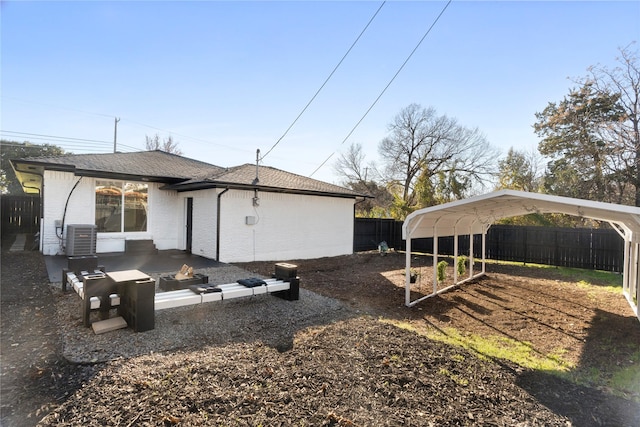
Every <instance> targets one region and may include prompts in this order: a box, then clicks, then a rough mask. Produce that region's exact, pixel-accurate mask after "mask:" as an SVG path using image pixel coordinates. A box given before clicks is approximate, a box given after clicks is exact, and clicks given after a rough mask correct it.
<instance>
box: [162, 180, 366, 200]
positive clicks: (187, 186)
mask: <svg viewBox="0 0 640 427" xmlns="http://www.w3.org/2000/svg"><path fill="white" fill-rule="evenodd" d="M211 188H228V189H230V190H250V191H254V190H258V191H263V192H265V193H286V194H301V195H309V196H325V197H339V198H345V199H356V198H359V197H360V198H362V197H370V196H366V195H362V194H348V193H339V192H329V191H318V190H304V189H294V188H285V187H270V186H266V185H254V184H239V183H237V182H224V181H216V182H206V181H200V182H193V183H184V184H183V183H177V184H173V185H166V186H163V187H162V188H161V189H162V190H176V191H177V192H179V193H182V192H185V191H196V190H206V189H211Z"/></svg>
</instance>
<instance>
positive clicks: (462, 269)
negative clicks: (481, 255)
mask: <svg viewBox="0 0 640 427" xmlns="http://www.w3.org/2000/svg"><path fill="white" fill-rule="evenodd" d="M456 270H457V271H458V276H463V275H464V273H466V272H467V257H466V256H464V255H462V256H459V257H458V265H456Z"/></svg>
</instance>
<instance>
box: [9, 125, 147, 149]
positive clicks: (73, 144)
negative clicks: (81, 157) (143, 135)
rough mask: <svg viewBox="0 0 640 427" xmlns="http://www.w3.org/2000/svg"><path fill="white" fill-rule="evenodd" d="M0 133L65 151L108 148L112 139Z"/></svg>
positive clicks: (130, 147)
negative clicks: (101, 139)
mask: <svg viewBox="0 0 640 427" xmlns="http://www.w3.org/2000/svg"><path fill="white" fill-rule="evenodd" d="M0 134H3V135H6V136H7V137H12V138H18V137H20V138H22V137H27V138H28V139H29V142H34V141H45V142H48V143H51V144H54V145H58V146H60V147H61V148H64V149H65V150H67V151H78V150H80V151H87V152H91V148H88V146H93V147H98V146H102V147H104V149H106V148H107V147H108V148H110V147H111V146H112V145H113V141H100V140H96V139H85V138H72V137H67V136H55V135H44V134H39V133H28V132H16V131H11V130H0ZM36 144H37V143H36ZM2 145H5V146H9V147H20V146H22V145H23V144H22V143H19V142H12V141H3V142H2ZM118 146H119V147H124V148H127V149H128V150H129V151H142V150H141V149H140V148H139V147H132V146H129V145H126V144H119V145H118Z"/></svg>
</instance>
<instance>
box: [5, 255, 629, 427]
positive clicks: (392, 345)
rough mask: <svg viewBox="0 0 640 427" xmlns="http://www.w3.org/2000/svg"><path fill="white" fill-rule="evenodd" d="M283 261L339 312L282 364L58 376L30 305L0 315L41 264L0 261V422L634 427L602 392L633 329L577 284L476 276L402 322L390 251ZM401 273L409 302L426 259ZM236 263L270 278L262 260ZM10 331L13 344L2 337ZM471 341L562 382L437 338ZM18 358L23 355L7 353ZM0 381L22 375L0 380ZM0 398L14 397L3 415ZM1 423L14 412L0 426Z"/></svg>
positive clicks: (279, 359)
mask: <svg viewBox="0 0 640 427" xmlns="http://www.w3.org/2000/svg"><path fill="white" fill-rule="evenodd" d="M291 262H292V263H296V264H297V265H298V270H299V276H300V277H301V285H302V286H303V287H304V288H306V289H308V290H311V291H313V292H316V293H319V294H322V295H325V296H328V297H332V298H337V299H339V300H341V301H343V302H344V303H345V304H346V305H348V306H349V307H350V308H351V312H352V313H354V314H353V315H352V316H350V318H348V319H347V320H340V321H331V319H328V320H327V324H326V325H322V326H318V327H314V328H310V329H305V330H303V331H302V332H300V333H298V335H297V336H296V337H295V340H294V345H293V347H292V348H291V349H288V350H286V351H278V350H277V349H275V348H271V347H269V346H267V345H264V344H261V343H255V342H251V343H243V342H238V343H233V344H230V345H225V346H216V345H206V343H205V345H203V343H198V345H197V346H194V349H188V348H186V349H183V350H181V351H178V352H171V353H163V354H148V355H144V356H141V357H136V358H133V359H129V360H116V361H113V362H109V363H99V364H94V365H71V364H69V363H65V362H64V361H63V360H60V359H59V358H57V357H55V353H56V345H59V342H57V341H56V340H55V325H50V324H47V322H46V319H47V316H48V314H47V309H46V304H43V303H42V302H37V303H36V302H35V301H34V302H33V304H32V307H31V308H29V307H26V308H25V307H23V308H22V309H20V312H17V311H15V312H11V311H9V312H7V311H6V310H5V307H6V305H5V304H6V303H7V299H6V298H5V296H7V297H10V298H16V299H17V298H18V296H16V295H15V292H16V291H8V289H9V288H8V287H7V286H6V283H7V281H9V280H21V286H24V287H27V288H28V289H29V290H30V291H31V292H32V293H33V292H34V291H35V290H36V289H38V290H41V289H42V285H44V283H42V282H40V281H42V280H43V279H44V277H46V276H45V275H44V274H43V273H42V269H43V268H44V265H43V263H42V260H41V257H40V256H39V255H37V254H31V253H29V254H27V256H25V255H24V254H23V255H22V256H13V255H9V254H6V253H5V252H3V259H2V286H3V288H2V291H3V293H2V366H3V384H2V388H3V391H2V392H3V396H2V397H3V407H2V408H3V425H34V424H35V422H36V420H39V419H41V418H42V417H45V416H46V417H45V418H44V419H43V420H42V421H41V422H40V425H52V426H53V425H56V426H60V425H68V426H72V425H73V426H75V425H96V426H97V425H125V426H133V425H166V426H170V425H177V426H190V425H250V426H258V425H283V426H286V425H336V426H337V425H339V426H356V425H357V426H378V425H407V426H410V425H415V426H436V425H437V426H440V425H487V426H488V425H491V426H496V425H497V426H512V425H520V426H538V425H539V426H543V425H544V426H567V425H575V426H637V425H640V396H639V395H638V394H637V393H635V392H634V391H633V390H620V389H618V390H612V389H611V388H610V386H609V385H608V383H607V380H608V379H610V378H611V377H613V376H614V375H615V374H616V372H619V371H620V370H622V369H624V368H625V367H629V366H632V365H634V364H638V363H640V361H639V360H638V359H637V357H638V351H639V349H640V322H638V320H637V319H636V318H635V316H634V315H633V313H632V311H631V309H630V308H629V306H628V304H627V302H626V300H625V299H624V297H622V295H621V294H620V293H613V292H611V291H610V290H607V289H604V288H602V289H600V288H598V287H586V286H582V285H580V284H578V283H577V280H578V279H579V278H577V277H576V278H575V279H573V278H572V279H567V278H566V277H563V276H560V275H559V274H558V273H557V271H556V270H555V269H534V268H527V267H522V266H504V265H489V266H488V275H487V277H486V278H483V279H480V280H477V281H475V282H474V283H469V284H467V285H464V286H463V287H461V288H459V289H457V290H454V291H451V292H449V293H445V294H442V295H441V296H439V297H436V298H433V299H430V300H427V301H423V302H421V303H420V304H418V305H417V306H416V307H413V308H411V309H409V308H407V307H405V306H404V287H403V274H404V271H403V268H404V255H403V254H395V253H389V254H387V255H385V256H381V255H380V254H378V253H361V254H355V255H351V256H344V257H335V258H323V259H317V260H301V261H295V260H293V261H291ZM413 264H414V266H416V267H417V268H418V269H419V270H420V272H421V273H422V274H421V276H420V278H419V280H418V284H416V292H415V293H414V295H413V296H412V297H413V298H415V297H418V296H419V295H420V294H421V293H424V292H427V289H428V287H430V284H428V283H427V282H428V281H429V280H430V278H431V269H430V264H431V259H430V258H426V257H424V258H423V257H417V258H416V259H415V260H414V262H413ZM238 266H240V267H243V268H246V269H248V270H250V271H253V272H256V273H260V274H264V275H270V274H271V273H272V271H273V263H271V262H268V263H247V264H238ZM25 271H30V273H29V274H28V275H25V274H24V272H25ZM25 276H26V277H25ZM18 278H19V279H18ZM421 287H422V288H421ZM5 289H7V291H5ZM5 292H10V293H9V294H6V293H5ZM11 292H13V293H11ZM37 292H40V291H37ZM16 310H17V309H16ZM29 310H31V311H32V312H31V313H29ZM34 313H35V314H36V315H37V316H36V317H35V318H34V319H35V321H34V322H32V323H31V324H28V325H27V322H26V321H25V319H28V318H30V317H29V316H30V315H33V314H34ZM18 321H19V322H24V324H22V325H21V327H22V328H23V330H24V331H26V333H25V332H24V331H23V332H20V331H18V332H16V331H17V330H19V329H20V328H16V327H15V325H13V326H10V325H12V324H13V323H12V322H18ZM11 331H14V332H13V335H12V332H11ZM38 333H40V334H42V337H43V338H42V340H41V341H42V342H43V344H38V345H31V346H29V345H28V344H29V343H28V342H24V341H25V340H26V339H27V338H24V339H23V340H22V341H20V339H21V338H20V337H23V336H27V337H31V338H29V339H30V340H32V341H36V338H34V337H35V336H37V335H38ZM476 336H482V337H493V338H495V340H496V341H497V342H503V343H506V344H505V346H507V348H508V346H509V345H515V344H520V345H522V346H525V347H526V348H528V349H529V353H530V354H531V355H532V357H537V358H538V359H540V360H543V361H551V362H554V361H557V360H561V361H562V362H563V365H562V366H564V367H565V368H566V372H565V374H564V375H563V376H562V377H559V376H557V375H552V374H551V373H550V372H547V371H544V370H534V369H529V368H523V367H521V366H520V365H518V364H517V363H515V362H514V361H509V360H507V358H502V357H500V356H496V355H488V356H487V355H486V354H485V355H484V356H483V355H482V354H479V353H483V349H482V348H481V347H480V346H479V345H478V346H477V347H474V348H475V350H474V349H465V348H462V347H459V346H453V345H451V344H448V343H444V342H440V341H439V339H446V338H456V339H459V340H464V339H466V338H469V339H471V338H473V337H476ZM52 337H53V338H52ZM434 337H440V338H438V339H435V338H434ZM14 343H17V344H20V345H16V346H13V344H14ZM23 343H24V345H23ZM11 346H13V347H11ZM21 346H22V347H23V348H25V349H30V350H29V354H22V355H20V354H19V351H20V350H19V349H20V347H21ZM34 347H38V348H36V349H35V350H33V348H34ZM472 347H473V346H472ZM507 351H508V350H507ZM43 354H48V356H47V357H45V356H43ZM7 356H9V357H7ZM34 357H37V358H38V363H33V358H34ZM21 361H22V362H23V363H22V364H21V363H20V362H21ZM9 364H12V365H11V366H9ZM23 365H24V366H23ZM8 369H15V370H19V371H20V372H22V373H24V375H25V377H23V378H18V379H16V380H14V381H13V382H9V383H7V379H8V378H11V375H9V374H8ZM596 374H597V375H596ZM572 378H573V379H576V378H577V379H580V381H581V383H580V384H577V383H576V382H574V381H572V380H571V379H572ZM585 378H587V379H588V378H592V379H593V381H592V382H589V381H586V382H585ZM637 380H640V379H637ZM7 387H10V390H8V389H7ZM8 392H11V393H12V394H11V396H14V395H15V396H17V397H15V398H13V397H12V398H11V400H10V402H9V405H8V404H7V403H6V402H7V397H8V396H9V394H8ZM11 405H13V406H11ZM9 412H11V413H12V414H17V415H16V416H13V417H6V418H5V414H7V413H9ZM47 414H48V415H47ZM7 420H22V422H20V421H17V422H16V423H15V424H12V423H10V422H7V423H5V422H6V421H7Z"/></svg>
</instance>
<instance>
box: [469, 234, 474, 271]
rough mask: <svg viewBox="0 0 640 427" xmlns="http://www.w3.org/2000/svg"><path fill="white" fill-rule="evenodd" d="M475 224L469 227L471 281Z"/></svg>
mask: <svg viewBox="0 0 640 427" xmlns="http://www.w3.org/2000/svg"><path fill="white" fill-rule="evenodd" d="M473 264H474V262H473V222H472V223H471V225H469V279H471V278H472V277H473Z"/></svg>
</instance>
